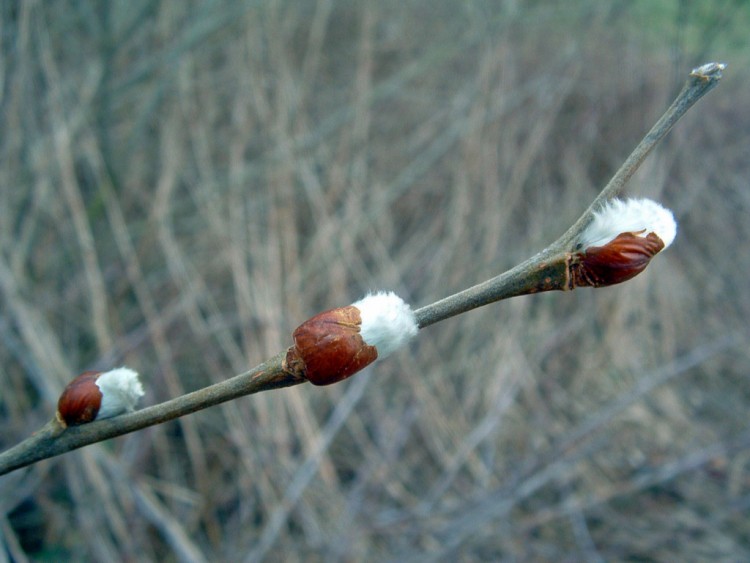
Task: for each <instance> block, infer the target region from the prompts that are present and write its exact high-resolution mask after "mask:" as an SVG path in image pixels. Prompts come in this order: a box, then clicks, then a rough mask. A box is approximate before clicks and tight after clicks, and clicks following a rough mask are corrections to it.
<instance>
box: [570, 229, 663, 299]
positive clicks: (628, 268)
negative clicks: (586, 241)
mask: <svg viewBox="0 0 750 563" xmlns="http://www.w3.org/2000/svg"><path fill="white" fill-rule="evenodd" d="M663 248H664V242H663V241H662V240H661V239H660V238H659V237H658V236H657V235H656V234H654V233H649V234H648V235H646V236H645V237H643V236H638V235H637V234H634V233H622V234H620V235H618V236H616V237H615V238H614V239H613V240H611V241H610V242H608V243H607V244H605V245H604V246H592V247H589V248H587V249H586V250H585V251H583V252H581V253H579V254H577V255H575V256H574V259H573V260H572V262H571V265H570V273H571V275H570V284H571V288H574V287H604V286H607V285H614V284H618V283H622V282H624V281H627V280H629V279H631V278H633V277H635V276H637V275H638V274H640V273H641V272H642V271H643V270H645V269H646V266H648V264H649V262H650V261H651V259H652V258H653V257H654V256H655V255H656V254H658V253H659V252H660V251H661V250H662V249H663Z"/></svg>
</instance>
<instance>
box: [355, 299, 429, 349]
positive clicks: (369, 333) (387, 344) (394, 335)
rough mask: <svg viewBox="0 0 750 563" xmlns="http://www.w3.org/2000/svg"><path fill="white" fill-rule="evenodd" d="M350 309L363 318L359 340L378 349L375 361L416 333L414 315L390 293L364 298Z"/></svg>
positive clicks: (404, 303)
mask: <svg viewBox="0 0 750 563" xmlns="http://www.w3.org/2000/svg"><path fill="white" fill-rule="evenodd" d="M352 305H354V306H355V307H356V308H357V309H359V313H360V316H361V317H362V325H361V327H360V334H361V335H362V339H363V340H364V341H365V342H366V343H367V344H369V345H370V346H375V348H377V349H378V359H380V358H385V357H386V356H387V355H388V354H390V353H391V352H393V351H394V350H396V349H398V348H400V347H401V346H403V345H404V344H406V343H407V342H408V341H409V339H410V338H412V337H413V336H415V335H416V334H417V331H418V330H419V327H418V326H417V319H416V317H415V316H414V311H412V310H411V307H409V305H408V304H407V303H406V302H404V300H403V299H401V298H400V297H399V296H398V295H396V294H395V293H393V292H392V291H388V292H384V291H381V292H378V293H374V294H370V295H367V296H366V297H364V298H362V299H360V300H359V301H357V302H356V303H352Z"/></svg>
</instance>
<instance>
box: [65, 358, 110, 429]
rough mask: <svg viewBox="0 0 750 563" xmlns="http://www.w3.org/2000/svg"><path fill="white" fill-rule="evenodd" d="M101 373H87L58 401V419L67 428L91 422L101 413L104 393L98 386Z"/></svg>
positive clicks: (72, 384)
mask: <svg viewBox="0 0 750 563" xmlns="http://www.w3.org/2000/svg"><path fill="white" fill-rule="evenodd" d="M100 375H101V372H99V371H85V372H83V373H82V374H81V375H79V376H78V377H76V378H75V379H74V380H73V381H71V382H70V383H68V386H67V387H65V389H64V390H63V392H62V395H60V399H59V400H58V401H57V417H58V419H59V420H60V421H61V422H63V423H64V424H65V425H67V426H73V425H76V424H84V423H86V422H91V421H92V420H94V419H95V418H96V415H97V414H98V413H99V408H100V407H101V404H102V392H101V390H100V389H99V386H98V385H97V384H96V380H97V379H98V378H99V376H100Z"/></svg>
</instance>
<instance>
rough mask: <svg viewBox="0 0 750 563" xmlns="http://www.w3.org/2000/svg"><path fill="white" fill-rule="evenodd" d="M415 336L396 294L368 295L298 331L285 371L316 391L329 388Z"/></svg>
mask: <svg viewBox="0 0 750 563" xmlns="http://www.w3.org/2000/svg"><path fill="white" fill-rule="evenodd" d="M417 330H418V328H417V322H416V320H415V318H414V313H413V312H412V310H411V307H409V305H407V304H406V303H405V302H404V300H403V299H401V298H400V297H399V296H397V295H396V294H395V293H392V292H388V293H385V292H381V293H376V294H374V295H368V296H367V297H365V298H363V299H361V300H359V301H357V302H356V303H354V304H352V305H348V306H347V307H339V308H337V309H331V310H330V311H325V312H323V313H319V314H317V315H315V316H314V317H312V318H311V319H308V320H307V321H305V322H304V323H302V324H301V325H300V326H299V327H297V329H296V330H295V331H294V333H293V335H292V337H293V338H294V346H292V347H290V348H289V350H287V354H286V359H285V363H284V368H285V369H286V370H287V371H289V372H290V373H293V374H295V375H298V376H301V377H304V378H306V379H307V380H308V381H310V382H311V383H313V384H315V385H330V384H331V383H336V382H338V381H341V380H343V379H346V378H347V377H350V376H352V375H354V374H355V373H357V372H358V371H359V370H361V369H362V368H364V367H365V366H367V365H369V364H371V363H372V362H374V361H375V360H376V359H378V358H384V357H386V356H387V355H389V354H390V353H391V352H393V351H394V350H396V349H398V348H400V347H401V346H403V345H404V344H406V343H407V342H408V341H409V339H411V338H412V337H413V336H415V335H416V334H417Z"/></svg>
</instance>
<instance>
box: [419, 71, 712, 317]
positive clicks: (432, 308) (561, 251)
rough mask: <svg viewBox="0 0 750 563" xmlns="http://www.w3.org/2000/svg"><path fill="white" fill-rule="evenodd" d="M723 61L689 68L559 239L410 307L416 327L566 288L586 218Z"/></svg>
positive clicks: (705, 87)
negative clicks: (441, 296) (459, 287)
mask: <svg viewBox="0 0 750 563" xmlns="http://www.w3.org/2000/svg"><path fill="white" fill-rule="evenodd" d="M724 68H725V65H723V64H720V63H708V64H705V65H703V66H700V67H698V68H695V69H693V71H692V72H691V73H690V76H689V77H688V80H687V82H686V83H685V86H684V87H683V88H682V90H681V91H680V93H679V94H678V95H677V98H675V100H674V102H672V105H670V106H669V108H668V109H667V111H666V112H664V115H662V117H661V118H660V119H659V121H657V122H656V124H655V125H654V126H653V127H652V128H651V130H650V131H649V132H648V133H647V134H646V136H645V137H644V138H643V140H642V141H641V142H640V143H638V146H636V147H635V149H634V150H633V152H632V153H631V154H630V156H629V157H628V158H627V160H625V162H624V163H623V165H622V166H621V167H620V168H619V170H617V172H616V173H615V175H614V176H612V179H611V180H610V181H609V183H608V184H607V185H606V186H605V187H604V189H602V191H601V192H600V193H599V195H598V196H597V197H596V198H595V199H594V201H593V202H592V203H591V205H590V206H589V207H588V209H586V211H584V212H583V215H581V217H579V218H578V220H577V221H576V222H575V223H574V224H573V225H572V226H571V227H570V228H569V229H568V231H567V232H566V233H565V234H564V235H562V236H561V237H560V238H559V239H557V240H556V241H555V242H553V243H552V244H551V245H549V246H548V247H547V248H545V249H544V250H542V251H541V252H540V253H539V254H537V255H535V256H533V257H531V258H529V259H528V260H526V261H525V262H523V263H521V264H519V265H518V266H516V267H515V268H512V269H511V270H509V271H507V272H505V273H503V274H500V275H499V276H497V277H495V278H492V279H491V280H488V281H486V282H483V283H480V284H478V285H475V286H473V287H470V288H469V289H465V290H463V291H461V292H459V293H456V294H454V295H451V296H449V297H446V298H444V299H441V300H440V301H437V302H435V303H432V304H431V305H426V306H425V307H422V308H421V309H418V310H417V311H416V315H417V323H418V324H419V327H420V328H424V327H426V326H428V325H431V324H434V323H436V322H439V321H442V320H445V319H447V318H450V317H453V316H455V315H460V314H461V313H465V312H466V311H470V310H472V309H476V308H477V307H481V306H482V305H488V304H489V303H494V302H496V301H500V300H502V299H508V298H509V297H516V296H519V295H529V294H531V293H538V292H540V291H550V290H554V289H560V290H565V289H568V286H567V281H568V280H567V279H566V276H565V271H566V269H567V268H566V266H567V264H566V257H567V254H568V253H569V252H570V251H572V250H573V247H574V246H575V242H576V240H577V238H578V236H579V235H580V234H581V232H583V230H584V229H585V228H586V225H587V224H588V223H589V221H590V220H591V217H592V215H593V213H594V211H596V210H597V209H598V208H599V207H600V206H601V205H602V204H603V203H604V202H606V201H608V200H610V199H612V198H613V197H615V196H617V195H618V194H619V193H621V192H622V189H623V188H624V186H625V184H626V183H627V182H628V180H630V178H632V176H633V174H635V172H636V170H638V167H640V165H641V164H642V163H643V161H644V160H645V158H646V157H647V156H648V155H649V153H650V152H651V151H652V150H653V149H654V147H655V146H656V145H657V144H659V142H660V141H661V140H662V139H663V138H664V136H665V135H666V134H667V133H668V132H669V130H670V129H671V128H672V126H673V125H674V124H675V123H677V121H678V120H679V119H680V118H681V117H682V116H683V115H685V113H686V112H687V111H688V110H689V109H690V108H691V107H693V105H694V104H695V103H696V102H697V101H698V100H700V99H701V98H702V97H703V96H704V95H705V94H706V93H708V92H709V91H710V90H711V89H713V88H714V87H715V86H716V85H717V84H718V83H719V80H721V71H722V70H724Z"/></svg>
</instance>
